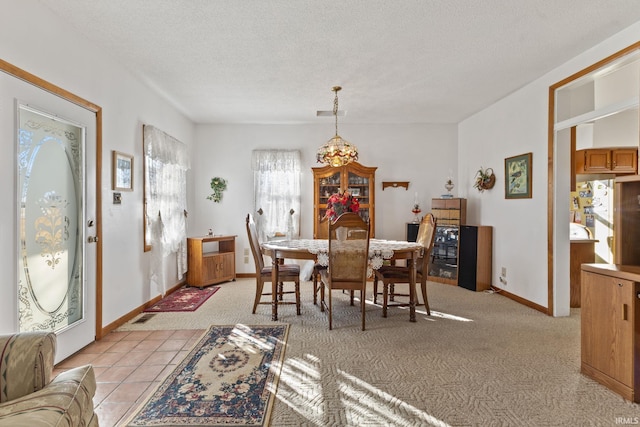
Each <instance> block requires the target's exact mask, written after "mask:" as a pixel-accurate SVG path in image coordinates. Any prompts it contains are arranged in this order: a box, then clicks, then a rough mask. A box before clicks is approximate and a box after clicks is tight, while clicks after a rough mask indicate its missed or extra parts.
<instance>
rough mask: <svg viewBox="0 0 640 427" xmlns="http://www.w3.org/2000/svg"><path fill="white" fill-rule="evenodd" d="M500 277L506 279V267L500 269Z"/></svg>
mask: <svg viewBox="0 0 640 427" xmlns="http://www.w3.org/2000/svg"><path fill="white" fill-rule="evenodd" d="M501 276H502V277H507V267H502V274H501Z"/></svg>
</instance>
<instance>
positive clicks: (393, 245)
mask: <svg viewBox="0 0 640 427" xmlns="http://www.w3.org/2000/svg"><path fill="white" fill-rule="evenodd" d="M260 247H261V249H262V253H263V254H265V255H267V256H270V257H271V262H272V265H273V267H272V269H271V286H272V290H271V298H272V300H271V319H272V320H273V321H277V320H278V300H277V284H278V282H279V279H278V271H279V270H278V268H279V267H278V266H279V265H280V264H281V263H282V262H283V261H284V260H285V259H301V260H313V261H315V262H317V263H319V264H320V265H323V266H328V265H329V240H327V239H294V240H274V241H268V242H264V243H262V244H261V245H260ZM422 250H423V246H422V245H421V244H419V243H416V242H407V241H402V240H383V239H370V240H369V267H368V269H367V270H368V271H367V273H368V276H369V277H372V276H373V270H377V269H379V268H380V267H382V265H384V262H385V261H387V260H388V261H395V260H400V259H404V260H406V263H407V267H408V268H409V271H410V274H409V320H410V321H411V322H415V321H416V298H417V293H416V261H417V260H418V258H419V257H420V256H421V254H422ZM363 298H364V296H363Z"/></svg>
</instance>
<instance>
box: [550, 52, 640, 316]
mask: <svg viewBox="0 0 640 427" xmlns="http://www.w3.org/2000/svg"><path fill="white" fill-rule="evenodd" d="M638 49H640V41H638V42H636V43H634V44H632V45H630V46H628V47H626V48H624V49H622V50H619V51H618V52H615V53H614V54H612V55H609V56H607V57H606V58H604V59H602V60H600V61H598V62H596V63H595V64H592V65H590V66H589V67H587V68H584V69H582V70H580V71H578V72H577V73H574V74H572V75H570V76H569V77H567V78H565V79H563V80H560V81H559V82H557V83H554V84H553V85H551V86H549V114H548V130H547V139H548V143H547V162H548V165H547V301H548V309H547V310H546V311H547V314H548V315H549V316H553V309H554V298H553V288H554V281H553V260H554V252H553V244H554V241H553V230H554V228H553V219H554V213H555V211H554V208H553V198H554V188H555V176H554V174H553V166H554V163H555V156H554V154H553V149H554V144H555V131H554V125H555V95H556V90H558V89H559V88H561V87H563V86H565V85H566V84H568V83H571V82H572V81H574V80H577V79H579V78H581V77H584V76H585V75H587V74H589V73H592V72H594V71H596V70H597V69H599V68H601V67H603V66H605V65H607V64H608V63H610V62H612V61H614V60H616V59H618V58H621V57H623V56H625V55H628V54H630V53H631V52H633V51H635V50H638Z"/></svg>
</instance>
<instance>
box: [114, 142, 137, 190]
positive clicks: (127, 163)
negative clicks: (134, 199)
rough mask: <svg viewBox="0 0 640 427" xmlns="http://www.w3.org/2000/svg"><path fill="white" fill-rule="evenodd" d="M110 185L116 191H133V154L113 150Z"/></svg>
mask: <svg viewBox="0 0 640 427" xmlns="http://www.w3.org/2000/svg"><path fill="white" fill-rule="evenodd" d="M111 177H112V181H113V182H112V187H113V189H114V190H118V191H133V156H130V155H128V154H124V153H121V152H119V151H113V159H112V170H111Z"/></svg>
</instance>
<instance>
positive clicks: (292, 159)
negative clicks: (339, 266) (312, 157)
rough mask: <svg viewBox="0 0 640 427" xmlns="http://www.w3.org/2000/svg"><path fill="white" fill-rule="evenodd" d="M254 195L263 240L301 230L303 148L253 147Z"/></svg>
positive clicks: (258, 225)
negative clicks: (301, 160) (260, 148)
mask: <svg viewBox="0 0 640 427" xmlns="http://www.w3.org/2000/svg"><path fill="white" fill-rule="evenodd" d="M251 163H252V168H253V195H254V208H255V212H256V213H255V214H254V217H256V225H257V228H258V233H259V237H260V240H261V241H266V240H268V239H272V238H274V237H280V236H283V237H284V236H287V237H288V238H292V237H294V236H298V235H299V234H300V151H298V150H253V153H252V162H251Z"/></svg>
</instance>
